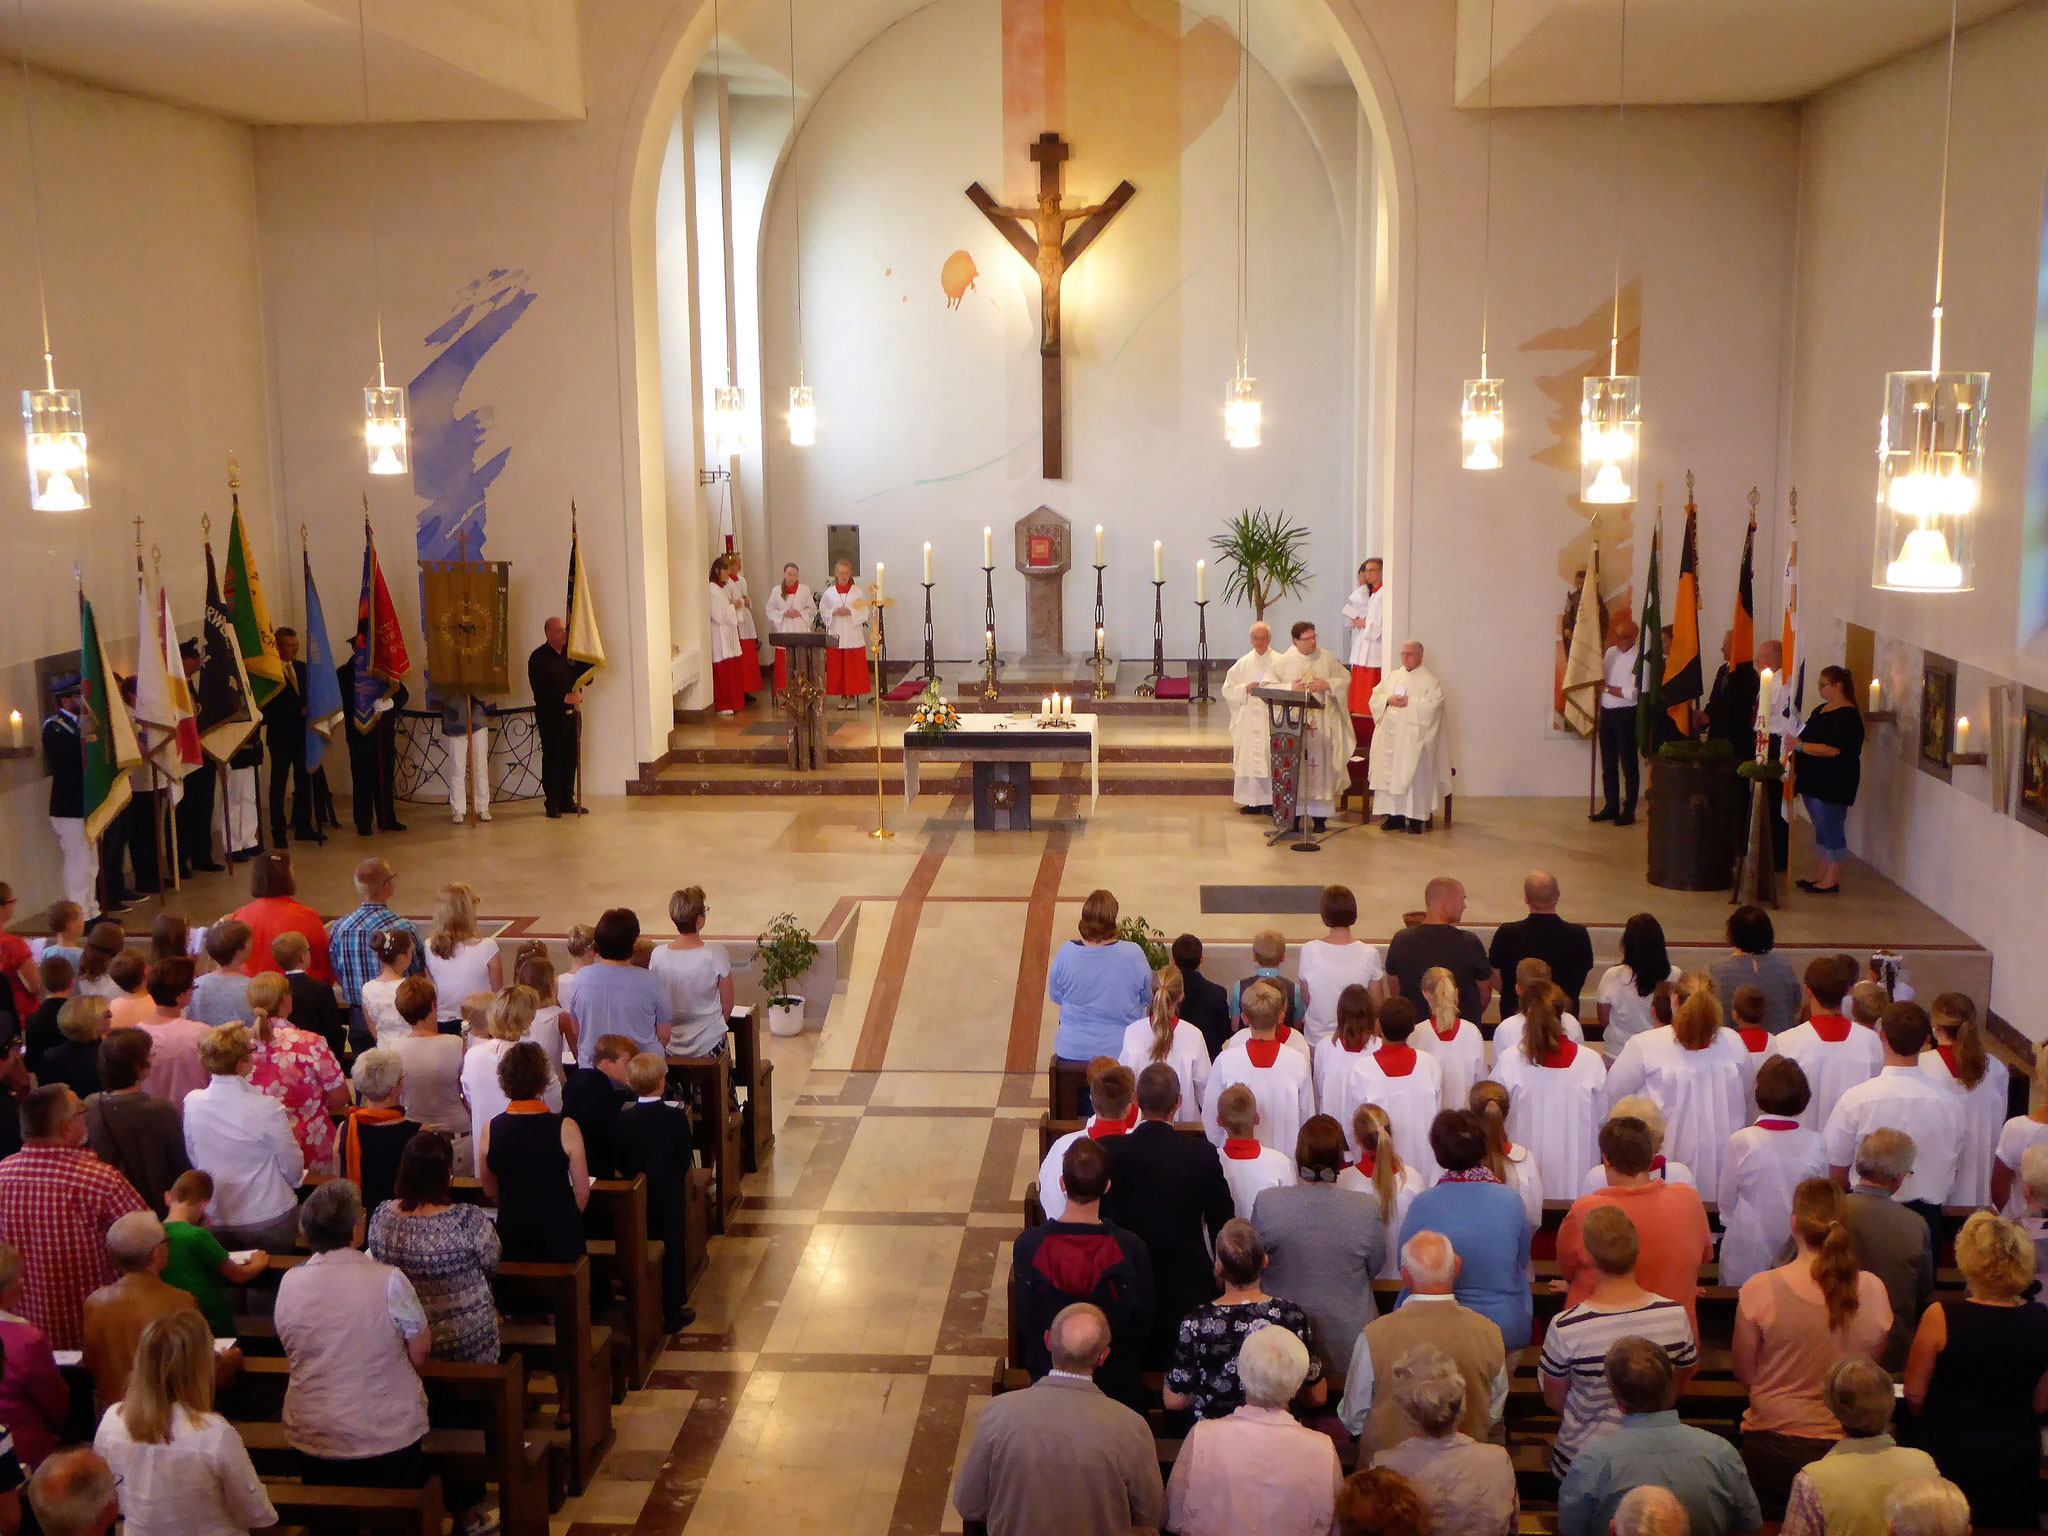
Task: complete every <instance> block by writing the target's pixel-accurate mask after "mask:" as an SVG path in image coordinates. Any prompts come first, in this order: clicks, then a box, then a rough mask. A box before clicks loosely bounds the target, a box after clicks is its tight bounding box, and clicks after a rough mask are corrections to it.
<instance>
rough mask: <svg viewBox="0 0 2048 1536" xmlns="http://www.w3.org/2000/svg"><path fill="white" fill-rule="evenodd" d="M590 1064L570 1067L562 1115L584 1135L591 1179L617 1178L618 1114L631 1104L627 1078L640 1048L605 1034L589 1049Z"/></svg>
mask: <svg viewBox="0 0 2048 1536" xmlns="http://www.w3.org/2000/svg"><path fill="white" fill-rule="evenodd" d="M591 1050H592V1054H591V1063H592V1064H591V1065H590V1066H587V1067H571V1068H570V1069H569V1077H568V1080H567V1081H566V1082H564V1083H563V1084H562V1113H563V1114H565V1115H567V1116H568V1117H569V1118H570V1119H571V1120H574V1121H575V1122H576V1128H577V1129H578V1130H580V1131H582V1132H583V1157H584V1161H585V1162H586V1163H588V1164H589V1166H590V1176H591V1177H592V1178H593V1179H616V1178H617V1177H618V1176H619V1153H618V1134H619V1111H621V1110H622V1109H624V1108H625V1107H626V1105H627V1104H628V1103H630V1102H631V1098H630V1095H631V1092H632V1084H631V1079H630V1077H629V1076H628V1074H629V1073H630V1071H631V1069H632V1063H633V1057H634V1056H635V1055H636V1054H638V1051H639V1047H638V1046H636V1045H634V1044H633V1042H632V1041H631V1040H628V1039H627V1038H626V1037H625V1036H624V1035H605V1036H604V1037H602V1038H601V1039H600V1040H599V1041H598V1042H597V1044H596V1045H595V1046H593V1047H592V1048H591Z"/></svg>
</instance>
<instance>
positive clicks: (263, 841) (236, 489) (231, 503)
mask: <svg viewBox="0 0 2048 1536" xmlns="http://www.w3.org/2000/svg"><path fill="white" fill-rule="evenodd" d="M228 513H229V523H228V528H229V533H228V558H229V562H230V570H229V573H228V574H229V577H230V579H231V582H230V584H232V577H233V575H234V572H233V569H232V562H233V559H234V532H233V530H234V528H235V526H236V525H237V524H239V523H240V522H241V520H242V467H241V465H239V464H237V463H236V462H235V451H234V449H232V448H230V449H229V450H228ZM245 539H246V535H245ZM242 547H243V552H244V553H243V558H244V561H245V563H246V562H247V560H248V559H249V556H248V554H247V550H248V545H247V543H246V542H245V543H244V544H243V546H242ZM236 643H237V644H238V645H239V644H240V642H239V641H237V642H236ZM249 713H250V714H251V715H252V716H253V717H254V723H253V724H252V725H251V726H250V731H251V733H252V734H254V735H256V736H257V737H259V738H260V737H261V736H262V735H263V734H264V732H263V711H262V710H260V709H259V708H257V705H256V685H255V684H254V683H251V684H250V685H249ZM263 770H264V771H263V774H262V775H260V776H259V777H258V780H257V785H256V847H257V848H258V849H259V850H261V849H262V848H264V847H266V846H268V841H269V839H270V838H271V837H274V836H275V835H276V828H274V827H267V826H266V825H265V823H266V822H267V821H268V820H269V816H268V815H267V814H266V807H267V806H268V804H269V800H270V797H269V796H268V795H266V794H264V792H263V791H264V788H265V780H266V779H274V778H276V777H277V764H276V763H275V762H274V761H272V759H271V754H270V752H269V751H268V750H267V744H266V750H265V751H264V752H263ZM230 841H233V839H230ZM228 862H230V863H233V862H234V859H233V855H232V854H230V856H229V860H228Z"/></svg>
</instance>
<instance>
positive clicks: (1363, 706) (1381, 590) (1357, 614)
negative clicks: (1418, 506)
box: [1344, 560, 1387, 716]
mask: <svg viewBox="0 0 2048 1536" xmlns="http://www.w3.org/2000/svg"><path fill="white" fill-rule="evenodd" d="M1382 569H1383V567H1382V566H1381V565H1380V562H1379V561H1378V560H1368V561H1366V562H1365V564H1363V565H1361V566H1360V567H1359V568H1358V586H1357V587H1356V588H1355V589H1354V590H1353V591H1352V594H1351V595H1350V596H1349V597H1347V598H1345V599H1344V624H1345V628H1346V629H1347V630H1348V631H1349V633H1350V635H1351V654H1350V657H1349V660H1350V662H1351V693H1350V697H1349V698H1348V699H1347V700H1346V703H1347V704H1348V706H1349V707H1350V710H1351V713H1352V714H1354V715H1365V716H1370V715H1371V714H1372V691H1373V689H1374V688H1376V687H1378V686H1379V681H1380V669H1381V667H1382V666H1384V665H1385V663H1384V662H1382V660H1381V659H1380V658H1381V657H1383V656H1384V655H1385V654H1386V644H1385V639H1386V632H1387V591H1386V586H1385V583H1384V582H1382V580H1381V579H1380V573H1381V570H1382Z"/></svg>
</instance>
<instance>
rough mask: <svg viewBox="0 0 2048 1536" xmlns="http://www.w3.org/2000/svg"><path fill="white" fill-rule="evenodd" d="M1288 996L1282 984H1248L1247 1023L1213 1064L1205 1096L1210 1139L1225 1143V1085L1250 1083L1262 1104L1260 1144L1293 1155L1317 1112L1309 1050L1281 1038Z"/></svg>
mask: <svg viewBox="0 0 2048 1536" xmlns="http://www.w3.org/2000/svg"><path fill="white" fill-rule="evenodd" d="M1286 1006H1287V1000H1286V999H1285V998H1284V997H1282V996H1281V995H1280V989H1279V988H1278V987H1274V986H1268V985H1266V984H1265V983H1263V982H1255V983H1254V984H1253V985H1251V986H1249V987H1247V988H1245V992H1244V1002H1243V1003H1242V1005H1241V1012H1242V1014H1243V1016H1244V1022H1245V1028H1244V1029H1243V1030H1242V1031H1240V1032H1239V1033H1238V1034H1236V1035H1234V1036H1232V1037H1231V1041H1230V1044H1228V1045H1226V1046H1225V1047H1224V1048H1223V1050H1222V1052H1221V1053H1220V1054H1219V1055H1218V1056H1217V1057H1216V1060H1215V1062H1214V1064H1212V1065H1211V1066H1210V1068H1209V1091H1208V1094H1207V1096H1206V1097H1205V1098H1204V1099H1203V1100H1202V1122H1203V1124H1205V1125H1206V1126H1207V1127H1208V1128H1209V1140H1210V1141H1212V1142H1213V1143H1215V1144H1216V1145H1217V1146H1219V1147H1220V1146H1222V1145H1223V1142H1224V1139H1225V1130H1224V1126H1223V1122H1222V1121H1221V1120H1220V1119H1219V1118H1218V1117H1217V1104H1218V1102H1219V1101H1220V1100H1221V1099H1222V1097H1223V1094H1224V1092H1225V1090H1227V1089H1230V1088H1234V1087H1236V1086H1238V1085H1239V1084H1242V1085H1243V1086H1244V1087H1246V1088H1249V1089H1250V1090H1251V1092H1252V1097H1253V1099H1255V1100H1256V1101H1257V1102H1258V1106H1259V1126H1258V1133H1257V1139H1258V1142H1259V1144H1260V1145H1261V1146H1265V1147H1271V1148H1272V1149H1273V1150H1274V1151H1276V1152H1284V1153H1286V1154H1287V1156H1289V1157H1292V1156H1294V1140H1295V1138H1296V1137H1297V1136H1299V1135H1300V1134H1301V1128H1302V1126H1303V1124H1305V1123H1306V1122H1307V1121H1308V1120H1309V1119H1311V1118H1312V1117H1313V1116H1314V1115H1315V1112H1316V1098H1315V1089H1314V1086H1313V1085H1312V1084H1311V1082H1310V1080H1309V1058H1308V1053H1307V1052H1306V1051H1290V1050H1289V1049H1288V1048H1287V1047H1286V1046H1285V1045H1282V1044H1281V1043H1280V1040H1279V1038H1278V1034H1279V1029H1280V1013H1281V1010H1282V1009H1284V1008H1285V1007H1286Z"/></svg>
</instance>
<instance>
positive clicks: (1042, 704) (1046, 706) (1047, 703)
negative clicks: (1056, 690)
mask: <svg viewBox="0 0 2048 1536" xmlns="http://www.w3.org/2000/svg"><path fill="white" fill-rule="evenodd" d="M1038 718H1039V719H1041V720H1050V719H1051V718H1052V695H1051V694H1049V693H1048V694H1047V695H1046V696H1045V697H1044V698H1042V699H1040V700H1039V701H1038Z"/></svg>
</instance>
